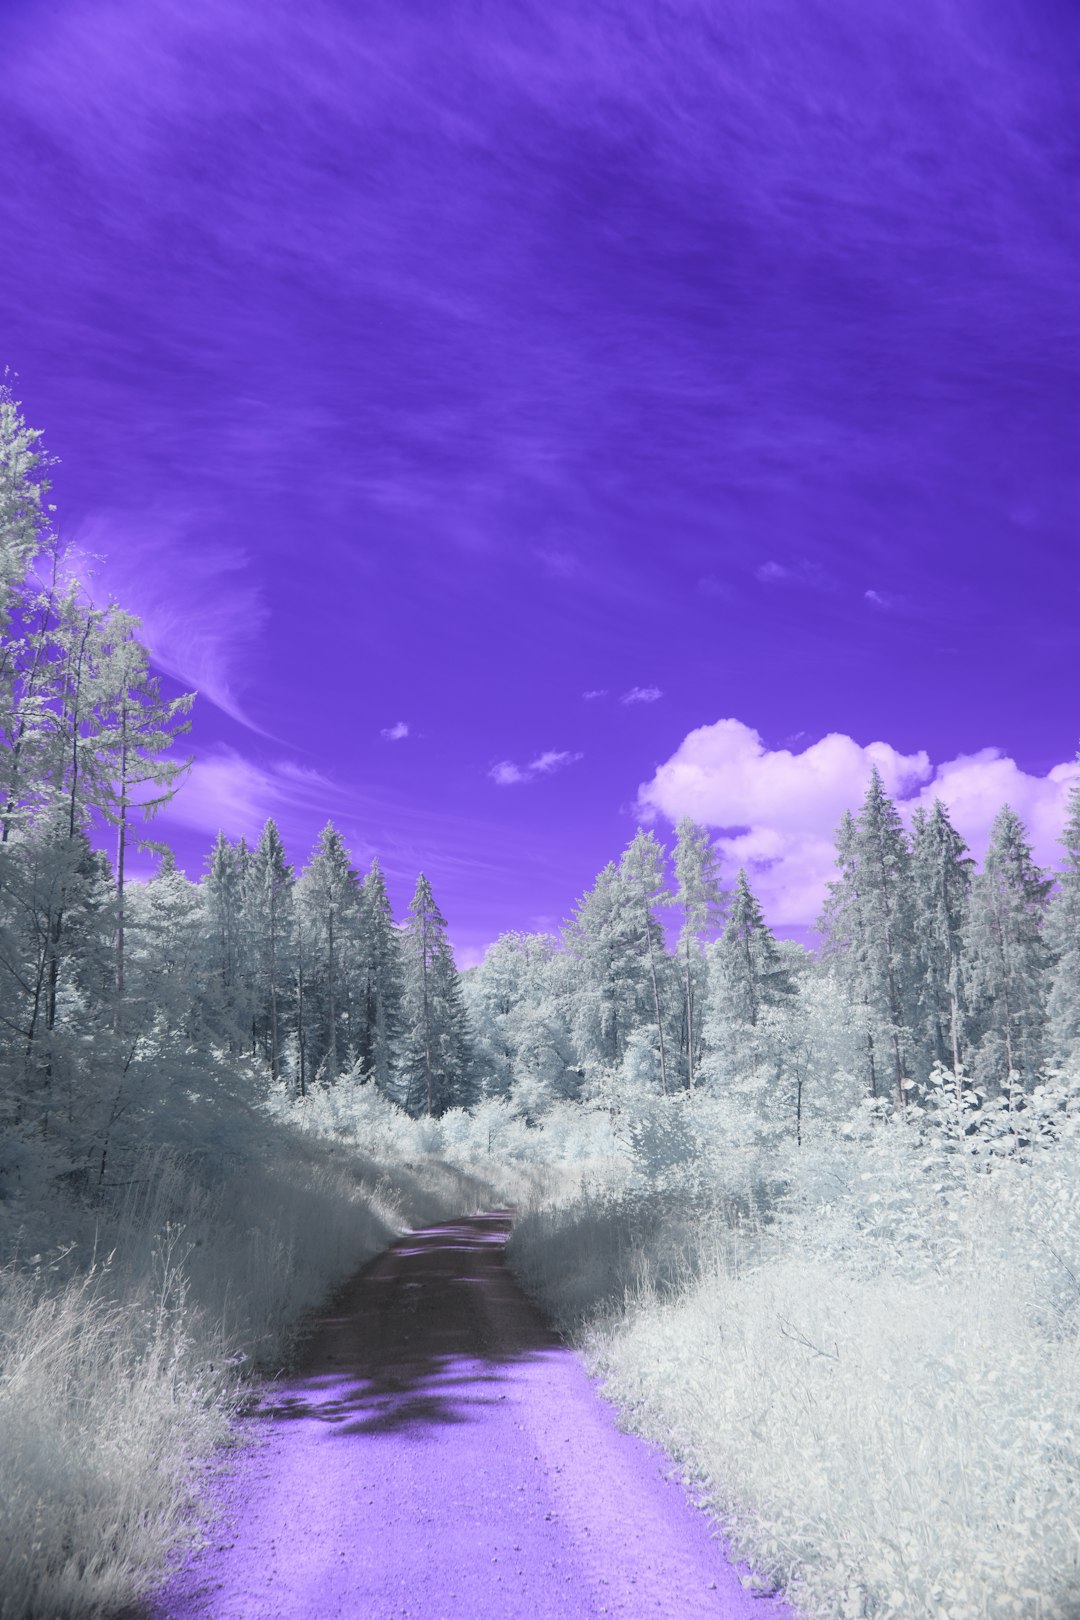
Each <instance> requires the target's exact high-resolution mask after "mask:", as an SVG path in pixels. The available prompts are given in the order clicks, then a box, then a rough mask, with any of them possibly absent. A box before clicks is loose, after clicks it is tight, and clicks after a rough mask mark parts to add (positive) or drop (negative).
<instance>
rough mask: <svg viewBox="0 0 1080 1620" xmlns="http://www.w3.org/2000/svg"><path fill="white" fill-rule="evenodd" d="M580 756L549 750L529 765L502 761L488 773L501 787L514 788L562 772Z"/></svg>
mask: <svg viewBox="0 0 1080 1620" xmlns="http://www.w3.org/2000/svg"><path fill="white" fill-rule="evenodd" d="M581 757H582V756H581V755H580V754H571V753H569V752H568V751H567V750H566V749H554V748H549V749H548V750H547V752H546V753H543V754H538V755H537V756H536V758H535V759H534V760H532V761H531V762H530V763H529V764H528V765H515V764H514V762H513V760H512V759H501V760H500V761H499V763H498V764H497V765H493V766H492V767H491V769H490V771H488V775H489V776H490V778H491V780H492V781H493V782H495V783H496V784H497V785H498V786H499V787H512V786H514V784H515V783H518V782H531V781H533V780H534V779H535V778H536V777H537V776H550V774H551V773H552V771H560V770H562V769H563V767H564V766H566V765H573V764H575V763H576V762H577V761H578V760H579V759H581Z"/></svg>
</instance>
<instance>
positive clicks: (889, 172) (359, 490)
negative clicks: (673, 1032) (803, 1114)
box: [0, 0, 1080, 961]
mask: <svg viewBox="0 0 1080 1620" xmlns="http://www.w3.org/2000/svg"><path fill="white" fill-rule="evenodd" d="M0 75H2V79H3V85H2V91H3V104H4V120H3V131H2V134H0V242H3V244H4V253H3V263H4V269H3V275H2V278H0V365H2V364H4V363H6V364H8V365H10V366H11V367H12V368H14V370H15V371H17V373H18V374H19V375H18V382H17V386H16V394H17V396H18V397H19V398H21V399H22V401H23V405H24V409H25V412H26V414H27V416H28V418H29V420H30V421H31V422H32V423H34V424H35V425H38V426H41V427H43V428H44V429H45V431H46V434H47V442H48V445H49V447H50V448H51V449H52V450H53V451H54V452H55V453H56V454H58V455H59V456H60V457H61V458H62V465H61V467H60V468H59V469H58V471H57V474H56V477H55V481H54V490H55V493H54V497H53V498H54V499H55V500H56V501H57V502H58V504H59V508H60V512H59V516H60V520H61V528H62V532H63V533H65V534H66V535H67V536H69V537H70V538H71V539H72V540H73V541H75V542H76V544H77V545H79V546H80V547H81V548H82V549H83V550H84V551H85V552H87V553H95V552H100V553H105V554H106V555H107V559H108V560H107V563H106V564H105V565H104V566H102V567H101V569H100V571H99V577H98V584H97V589H98V590H100V591H103V592H108V591H113V592H114V593H115V594H116V595H117V596H118V597H119V598H120V600H121V601H122V602H123V603H124V605H125V606H128V607H130V608H131V609H132V610H133V611H136V612H140V613H142V614H143V616H144V621H145V626H146V634H147V638H148V640H149V642H150V644H151V646H152V648H153V650H154V652H155V655H156V658H157V660H158V662H159V665H160V667H161V668H163V669H165V670H167V671H169V672H171V673H172V674H173V675H175V676H177V677H179V678H180V679H181V680H182V682H183V683H184V684H185V685H187V686H194V687H197V688H198V689H199V690H200V692H201V693H202V694H203V696H202V700H201V701H200V702H199V704H197V706H196V711H195V719H194V725H193V731H192V737H191V741H192V746H193V747H194V749H195V751H196V752H197V754H198V757H199V760H200V765H199V767H198V770H197V773H196V774H195V775H194V776H193V779H192V781H191V782H190V784H189V785H188V786H187V787H186V788H185V789H184V790H183V792H182V795H181V797H180V798H179V799H178V800H177V801H176V805H175V808H174V813H173V814H172V815H171V816H170V817H168V818H166V819H163V820H162V822H161V823H160V825H161V826H163V827H164V829H165V831H166V833H167V835H168V836H169V837H170V838H171V839H172V840H173V841H174V842H175V844H176V846H177V849H178V853H179V855H180V858H181V863H182V864H185V865H186V866H187V868H188V870H189V871H191V872H192V873H194V872H196V871H198V870H199V868H200V866H201V862H202V855H203V852H204V850H205V848H206V847H207V845H208V843H209V841H210V839H211V837H212V835H213V832H214V831H215V829H216V827H217V826H218V824H219V822H220V823H223V824H224V826H225V827H226V830H228V831H231V832H234V833H236V832H241V831H246V832H249V833H251V832H253V831H255V830H256V829H257V826H258V823H259V822H260V821H261V820H262V818H263V817H264V816H265V814H267V813H270V812H272V813H274V814H275V815H277V816H278V818H279V821H280V823H281V825H282V828H283V831H284V833H285V835H286V838H287V842H288V844H289V847H290V853H291V855H292V856H293V858H294V859H295V860H296V861H297V862H298V863H299V862H300V861H301V860H302V859H303V858H304V856H305V855H306V853H307V851H308V849H309V847H310V844H311V842H312V840H313V837H314V835H315V833H316V832H317V830H318V828H319V826H320V825H321V823H322V822H323V821H324V820H325V819H326V816H327V815H328V814H330V815H333V816H334V817H335V819H336V820H338V822H339V823H340V824H341V826H342V828H343V830H344V831H345V833H346V835H347V836H348V838H349V839H350V841H351V843H352V846H353V848H354V851H355V853H356V855H357V858H358V859H359V860H360V861H361V862H362V863H366V861H367V859H368V857H369V855H370V853H371V852H372V851H373V850H378V851H379V852H380V854H381V855H382V856H383V858H384V863H385V864H386V865H387V867H388V869H389V871H390V875H391V882H392V889H393V893H394V897H395V900H396V901H397V902H398V903H399V904H400V903H403V902H404V901H405V900H406V899H407V897H408V893H409V892H410V891H411V886H412V881H413V878H414V876H415V872H416V870H417V868H418V867H420V866H423V867H424V868H425V869H426V870H427V871H428V873H429V875H430V876H431V878H432V881H433V883H434V885H435V890H436V894H437V896H438V898H439V900H440V902H441V904H442V906H443V909H444V911H445V912H446V913H447V915H448V917H449V919H450V922H451V932H452V934H453V937H454V939H455V941H456V942H457V944H458V947H459V953H460V954H461V956H462V959H463V960H465V961H469V960H472V959H473V956H474V953H475V951H476V950H477V948H478V947H480V946H482V945H483V944H484V943H485V942H486V941H487V940H490V939H491V938H492V937H493V936H494V935H495V934H496V933H498V932H499V931H500V930H502V929H506V928H511V927H520V928H535V927H546V926H551V925H552V924H554V923H555V922H557V921H558V920H559V919H560V918H561V917H562V916H564V915H566V913H567V912H568V910H569V908H570V907H571V905H572V903H573V901H574V899H575V898H576V896H577V895H578V894H580V892H581V891H582V890H583V889H584V888H585V887H586V885H587V884H588V883H589V882H590V881H591V879H592V877H593V876H594V874H595V872H596V871H597V870H598V868H599V867H600V866H601V865H602V864H603V863H604V862H605V861H606V860H607V859H609V858H610V857H612V856H615V855H617V854H618V853H619V851H620V849H621V848H622V847H623V845H624V844H625V842H626V841H627V839H628V838H629V837H630V836H631V835H632V832H633V828H634V806H635V801H636V800H637V798H638V793H639V789H641V788H642V786H643V785H648V784H651V786H648V788H647V791H646V794H645V799H646V800H647V801H648V802H650V803H652V804H653V805H654V806H655V807H656V808H657V809H658V810H659V811H660V812H662V815H661V820H660V821H659V823H658V829H659V830H661V831H663V829H664V827H665V826H666V823H665V821H664V819H663V814H664V813H666V814H667V815H675V814H678V813H679V812H680V811H681V810H689V811H691V813H695V814H699V815H701V816H702V817H704V818H709V819H711V820H712V821H713V823H714V825H717V826H723V827H726V828H728V829H733V828H745V829H748V830H747V831H745V832H743V833H742V834H741V835H738V834H736V833H733V832H730V831H729V835H728V838H727V842H726V845H725V848H726V850H727V851H728V853H729V854H730V855H731V856H732V858H733V859H734V858H745V859H748V860H751V861H754V862H756V863H757V872H758V876H759V887H760V888H761V889H762V892H763V893H764V895H765V897H766V900H767V905H768V908H769V911H770V915H771V916H772V917H773V919H774V921H776V922H778V923H779V924H780V925H781V926H783V927H784V928H785V929H793V928H797V927H798V925H799V924H800V923H804V922H805V921H807V920H808V919H809V917H811V916H812V915H813V913H814V910H815V909H816V905H817V902H818V899H819V898H820V884H821V881H822V876H823V873H824V872H825V870H826V868H827V861H828V835H829V832H830V831H831V828H832V826H833V825H834V823H835V819H836V816H837V815H838V813H839V809H841V808H843V805H844V803H846V802H850V800H851V799H852V796H853V795H854V797H855V798H856V799H857V798H858V797H859V796H860V794H861V791H862V786H863V785H864V782H865V776H866V772H867V770H868V764H869V757H870V756H868V755H867V753H866V751H865V750H866V746H867V745H869V744H872V743H874V742H880V743H881V744H882V745H883V751H881V752H880V754H879V756H878V757H879V758H880V760H881V762H882V763H883V766H884V767H885V768H886V774H887V776H888V775H889V773H890V772H891V779H892V780H893V783H894V786H895V787H896V788H897V790H898V791H904V792H913V791H915V790H919V791H922V792H924V793H926V792H930V791H935V790H938V789H940V786H941V784H942V782H943V781H945V780H950V781H951V783H952V787H953V789H954V790H955V804H954V813H955V814H956V816H957V819H958V822H959V824H960V825H961V827H962V830H964V831H965V832H966V833H968V834H969V835H970V837H971V839H972V842H973V844H974V845H975V846H976V847H978V846H979V839H980V835H981V832H982V830H983V829H984V828H985V825H986V823H987V821H988V819H989V816H990V815H992V813H993V810H994V809H996V808H997V804H998V803H999V802H1000V790H1002V789H1005V788H1007V789H1008V791H1009V792H1010V793H1011V795H1012V797H1013V798H1014V799H1015V800H1016V801H1017V807H1018V808H1019V809H1020V810H1021V812H1022V813H1025V814H1027V815H1028V816H1029V817H1030V818H1031V819H1032V821H1033V822H1034V823H1035V824H1036V828H1037V834H1038V840H1039V853H1040V854H1041V855H1042V858H1043V859H1045V860H1052V859H1053V858H1054V836H1055V834H1056V831H1057V829H1058V827H1059V825H1060V809H1061V804H1062V800H1063V796H1064V792H1065V789H1066V786H1067V780H1068V777H1069V774H1070V769H1069V762H1070V761H1071V760H1072V759H1073V757H1074V755H1075V753H1076V748H1077V741H1078V738H1080V716H1078V712H1077V708H1076V706H1075V704H1074V701H1073V693H1074V691H1075V688H1076V677H1075V672H1076V668H1077V666H1078V650H1080V649H1078V642H1080V631H1078V625H1080V557H1078V551H1077V518H1078V516H1080V451H1078V442H1080V323H1078V318H1077V287H1078V276H1080V206H1078V205H1080V121H1078V119H1077V112H1076V109H1077V106H1078V105H1080V12H1078V11H1077V9H1076V7H1075V6H1074V5H1072V4H1071V3H1065V0H881V3H880V4H877V5H874V6H871V7H868V6H867V5H866V3H865V0H722V3H721V0H606V3H604V0H544V3H543V4H542V5H541V4H533V3H527V0H515V3H514V4H507V5H499V4H495V3H494V0H486V3H480V0H471V3H457V0H442V3H441V4H438V5H436V4H432V3H422V0H365V3H364V4H363V5H362V6H355V5H347V4H345V3H344V0H308V3H307V4H306V5H305V6H303V7H301V6H298V5H297V4H296V0H260V4H259V5H258V6H254V7H253V6H252V5H250V4H248V3H243V4H241V3H240V0H53V3H46V0H5V3H4V4H3V5H2V6H0ZM586 693H601V694H603V695H600V696H591V697H586V696H584V695H583V694H586ZM634 693H636V694H638V696H637V699H636V700H635V701H630V700H629V698H628V695H629V694H634ZM718 722H727V724H726V725H721V726H718V725H717V723H718ZM399 723H404V725H406V726H407V727H408V735H407V736H394V735H392V733H393V732H394V729H395V728H397V727H399ZM699 728H711V729H709V730H704V731H701V730H700V729H699ZM695 731H696V732H698V735H697V736H696V737H694V738H690V737H689V734H690V733H692V732H695ZM388 732H389V733H391V735H389V736H387V735H386V733H388ZM831 733H836V734H838V736H837V737H836V738H834V740H833V741H832V742H831V743H829V744H827V745H823V746H822V747H821V748H818V749H817V751H816V752H814V751H813V748H812V745H816V744H819V743H820V741H821V739H822V738H824V737H826V735H827V734H831ZM755 739H756V740H755ZM845 739H853V740H852V741H846V740H845ZM808 748H809V749H811V752H810V753H807V752H806V750H807V749H808ZM785 749H786V750H789V751H793V757H789V755H788V754H786V753H785V752H783V751H784V750H785ZM987 749H996V750H999V751H1000V752H1001V754H1002V756H1003V757H1001V758H998V759H996V760H995V759H993V758H991V757H990V756H989V755H985V754H984V755H980V757H979V758H978V759H976V760H975V761H974V762H969V763H967V764H963V763H961V764H955V762H956V761H958V760H960V759H961V758H962V756H965V755H972V754H978V753H979V751H981V750H987ZM777 751H780V752H777ZM1013 761H1015V764H1013V763H1011V762H1013ZM949 762H954V764H953V765H952V766H951V767H950V769H951V776H950V771H949V770H946V771H945V776H944V777H942V776H941V774H940V773H941V771H942V769H943V768H944V767H946V766H949ZM511 767H513V768H511ZM1054 767H1061V769H1060V770H1059V771H1058V772H1057V775H1056V776H1055V777H1053V778H1049V777H1048V773H1049V772H1050V771H1051V770H1052V768H1054ZM935 783H937V784H938V789H935V786H934V784H935ZM945 796H946V797H948V794H946V795H945ZM957 807H959V808H957ZM823 863H824V864H823Z"/></svg>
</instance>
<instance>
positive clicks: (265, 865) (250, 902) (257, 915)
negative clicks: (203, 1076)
mask: <svg viewBox="0 0 1080 1620" xmlns="http://www.w3.org/2000/svg"><path fill="white" fill-rule="evenodd" d="M293 886H294V884H293V870H292V867H291V866H290V865H289V863H288V861H287V860H286V859H285V846H284V844H283V843H282V842H281V834H280V833H279V832H278V830H277V825H276V823H275V822H274V821H273V820H272V819H271V820H268V821H267V823H266V825H265V827H264V828H263V830H262V834H261V835H260V838H259V842H258V844H257V845H256V846H255V848H254V850H252V852H251V855H250V859H249V861H248V864H247V872H246V875H245V891H246V893H245V906H244V916H245V924H246V931H247V933H248V936H249V938H250V941H251V951H252V966H253V969H254V989H255V1011H254V1018H253V1021H252V1039H253V1045H254V1044H256V1043H258V1041H259V1040H260V1038H261V1042H262V1047H263V1051H264V1054H265V1056H266V1058H267V1061H268V1062H269V1064H270V1073H271V1074H272V1076H273V1077H274V1079H275V1080H276V1079H277V1078H278V1076H279V1074H280V1072H281V1053H282V1044H283V1038H284V1033H285V1030H284V1018H285V1012H286V1009H287V1007H288V1004H289V991H290V988H291V985H292V982H293V969H294V960H295V948H296V915H295V904H294V898H293Z"/></svg>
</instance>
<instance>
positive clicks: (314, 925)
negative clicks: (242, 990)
mask: <svg viewBox="0 0 1080 1620" xmlns="http://www.w3.org/2000/svg"><path fill="white" fill-rule="evenodd" d="M359 900H360V892H359V884H358V882H357V876H356V872H355V871H354V870H353V867H352V865H351V863H350V861H349V856H348V852H347V851H346V849H345V846H344V844H343V843H342V840H341V834H340V833H339V832H338V831H337V829H336V828H335V827H334V825H333V823H332V822H327V824H326V826H325V827H324V828H323V830H322V832H321V833H320V834H319V838H318V842H317V843H316V845H315V849H314V851H313V853H312V856H311V860H310V861H309V862H308V864H307V866H306V867H305V869H304V871H303V873H302V874H301V876H300V880H299V882H298V883H297V885H296V903H297V920H298V924H299V926H300V927H301V928H302V931H303V950H304V956H305V957H306V959H307V960H308V961H309V962H310V963H311V972H310V973H309V974H308V976H307V983H306V985H305V986H304V987H303V991H302V993H303V994H304V996H305V1000H306V1001H307V1002H308V1004H309V1005H310V1004H311V1003H313V1004H314V1008H315V1016H316V1018H317V1020H318V1027H317V1029H316V1031H315V1042H314V1047H313V1060H314V1063H315V1065H316V1067H317V1068H318V1067H319V1066H323V1067H324V1069H325V1075H326V1078H327V1079H328V1080H330V1081H331V1082H332V1081H334V1080H336V1079H337V1078H338V1076H339V1074H340V1073H341V1070H342V1067H343V1064H342V1042H343V1027H342V1026H343V1024H347V1013H348V1005H349V997H350V983H349V980H350V970H351V969H353V968H354V967H355V964H356V958H357V945H358V933H359ZM307 1022H308V1026H309V1027H310V1025H311V1019H310V1016H309V1017H308V1020H307ZM299 1034H300V1038H301V1039H304V1031H303V1030H301V1031H300V1032H299Z"/></svg>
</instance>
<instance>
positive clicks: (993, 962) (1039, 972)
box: [964, 805, 1052, 1099]
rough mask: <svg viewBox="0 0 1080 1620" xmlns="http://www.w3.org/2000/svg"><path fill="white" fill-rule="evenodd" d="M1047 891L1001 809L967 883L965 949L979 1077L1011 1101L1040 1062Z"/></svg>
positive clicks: (1013, 821)
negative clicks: (979, 864) (979, 865)
mask: <svg viewBox="0 0 1080 1620" xmlns="http://www.w3.org/2000/svg"><path fill="white" fill-rule="evenodd" d="M1051 887H1052V884H1051V881H1050V880H1048V879H1046V878H1044V877H1043V874H1042V872H1041V871H1040V870H1039V868H1038V867H1037V866H1036V865H1035V863H1034V861H1033V859H1032V854H1031V846H1030V844H1029V843H1028V842H1027V834H1026V831H1025V828H1024V824H1023V822H1022V821H1021V820H1020V817H1019V816H1018V815H1017V814H1016V812H1015V811H1014V810H1012V809H1011V808H1010V807H1009V806H1008V805H1003V806H1002V808H1001V810H1000V811H999V813H998V815H997V817H996V819H995V821H994V825H993V828H992V829H991V833H990V845H989V848H988V849H987V851H986V860H985V861H984V863H983V869H982V871H981V872H980V873H979V874H978V875H977V876H976V877H975V878H974V880H973V882H972V886H971V904H970V906H969V907H968V914H967V926H966V929H965V936H964V948H965V955H966V956H967V958H968V960H969V962H970V983H971V997H972V1013H971V1016H970V1023H971V1032H972V1036H973V1038H974V1039H976V1040H977V1041H978V1048H979V1050H978V1058H977V1070H978V1074H979V1077H980V1079H983V1080H984V1081H987V1082H989V1083H991V1084H993V1085H996V1086H998V1087H1000V1088H1001V1089H1002V1090H1006V1089H1007V1092H1008V1095H1009V1097H1010V1099H1011V1098H1012V1095H1013V1091H1014V1089H1015V1085H1016V1082H1017V1081H1019V1082H1020V1084H1021V1085H1023V1084H1024V1083H1025V1082H1030V1081H1032V1080H1033V1079H1034V1077H1035V1075H1036V1074H1037V1073H1038V1070H1039V1066H1040V1064H1041V1062H1042V1056H1043V1039H1044V1034H1045V1025H1046V968H1047V965H1048V959H1049V951H1048V949H1047V943H1046V940H1045V938H1044V933H1043V929H1044V923H1045V920H1046V906H1047V897H1048V895H1049V891H1050V889H1051Z"/></svg>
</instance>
